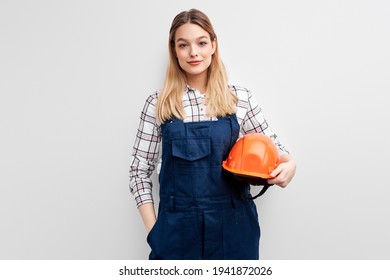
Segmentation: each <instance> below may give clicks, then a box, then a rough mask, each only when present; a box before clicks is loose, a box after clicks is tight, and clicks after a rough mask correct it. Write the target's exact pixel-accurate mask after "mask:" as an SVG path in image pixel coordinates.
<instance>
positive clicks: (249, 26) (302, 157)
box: [0, 0, 390, 259]
mask: <svg viewBox="0 0 390 280" xmlns="http://www.w3.org/2000/svg"><path fill="white" fill-rule="evenodd" d="M193 7H195V8H198V9H200V10H202V11H204V12H205V13H206V14H208V15H209V17H210V19H211V20H212V22H213V24H214V27H215V29H216V32H217V35H218V40H219V44H220V51H221V55H222V59H223V61H224V63H225V65H226V67H227V69H228V73H229V77H230V82H231V83H232V84H236V85H241V86H245V87H247V88H249V89H251V90H252V92H253V94H254V95H255V97H256V98H257V100H258V102H259V103H260V105H261V106H262V108H263V110H264V113H265V115H266V117H267V119H268V121H269V123H270V125H271V127H272V128H273V130H274V131H275V132H277V133H278V135H279V137H280V139H281V141H282V142H283V143H284V144H285V145H286V146H287V147H288V149H289V150H290V152H291V154H292V156H293V157H294V159H295V160H296V163H297V166H298V169H297V174H296V177H295V179H294V180H293V181H292V183H291V184H290V186H289V187H288V188H286V189H280V188H278V187H272V188H271V189H270V190H269V191H268V192H267V193H266V195H264V196H263V197H262V198H261V199H258V200H257V201H256V203H257V205H258V210H259V215H260V223H261V228H262V237H261V252H260V254H261V258H262V259H389V258H390V241H389V236H390V219H389V218H388V216H389V213H390V204H389V201H390V190H389V187H390V184H389V182H388V177H389V176H388V174H389V173H388V168H389V164H388V159H389V157H390V151H389V146H388V144H389V142H390V139H389V123H388V122H389V120H390V112H389V110H388V108H389V105H390V104H389V103H390V102H389V98H388V96H386V95H388V94H389V92H390V83H389V78H390V66H389V65H390V54H389V53H390V52H389V49H390V39H389V30H390V18H389V14H390V4H389V2H388V1H385V0H383V1H380V0H370V1H369V0H365V1H363V0H360V1H352V0H344V1H342V0H330V1H309V0H306V1H304V0H297V1H287V0H280V1H254V0H253V1H249V0H241V1H231V0H229V1H182V0H168V1H151V0H147V1H145V0H143V1H125V0H115V1H112V0H111V1H108V0H106V1H103V0H96V1H92V0H68V1H49V0H46V1H45V0H39V1H38V0H37V1H27V0H13V1H11V0H2V1H1V2H0V32H1V36H0V133H1V137H0V172H1V173H0V259H146V258H147V256H148V253H149V248H148V246H147V244H146V241H145V230H144V227H143V224H142V221H141V218H140V217H139V214H138V211H137V209H136V206H135V202H134V200H133V197H132V196H131V194H130V191H129V187H128V169H129V162H130V155H131V150H132V145H133V142H134V139H135V133H136V130H137V127H138V120H139V115H140V111H141V110H142V107H143V104H144V101H145V99H146V97H147V96H148V95H149V94H150V93H152V92H154V91H155V90H157V89H159V88H160V87H161V85H162V81H163V78H164V74H165V68H166V62H167V39H168V30H169V26H170V24H171V21H172V19H173V17H174V16H175V15H176V14H177V13H179V12H181V11H183V10H188V9H190V8H193ZM154 178H155V177H154ZM154 190H155V192H156V193H157V191H158V187H157V186H156V188H155V189H154Z"/></svg>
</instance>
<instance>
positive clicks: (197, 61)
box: [187, 60, 202, 66]
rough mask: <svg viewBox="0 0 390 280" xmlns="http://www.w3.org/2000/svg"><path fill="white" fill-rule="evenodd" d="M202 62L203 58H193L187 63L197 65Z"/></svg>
mask: <svg viewBox="0 0 390 280" xmlns="http://www.w3.org/2000/svg"><path fill="white" fill-rule="evenodd" d="M201 62H202V60H192V61H188V62H187V63H188V64H189V65H192V66H196V65H199V64H200V63H201Z"/></svg>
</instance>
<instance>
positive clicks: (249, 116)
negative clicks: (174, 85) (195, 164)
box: [130, 86, 288, 207]
mask: <svg viewBox="0 0 390 280" xmlns="http://www.w3.org/2000/svg"><path fill="white" fill-rule="evenodd" d="M230 88H231V90H232V91H233V93H235V94H236V95H237V97H238V103H237V110H236V116H237V120H238V123H239V125H240V137H241V136H242V135H244V134H247V133H250V132H261V133H264V134H265V135H267V136H269V137H270V138H271V139H273V141H274V143H275V145H276V147H277V149H278V151H279V153H280V154H284V153H288V151H287V150H286V149H285V147H284V146H283V145H282V144H281V143H280V142H279V141H278V139H277V136H276V134H275V133H273V132H272V130H271V128H270V127H269V126H268V123H267V121H266V120H265V118H264V116H263V114H262V111H261V108H260V107H259V106H258V105H257V102H256V100H255V99H254V98H253V96H252V94H251V92H250V91H249V90H247V89H246V88H242V87H237V86H230ZM157 97H158V93H157V92H156V93H154V94H152V95H150V96H149V97H148V98H147V100H146V103H145V106H144V108H143V110H142V113H141V120H140V124H139V128H138V132H137V135H136V139H135V143H134V148H133V154H132V158H131V164H130V190H131V193H132V194H133V195H134V197H135V201H136V204H137V207H139V206H140V205H142V204H144V203H149V202H153V196H152V180H151V178H150V177H151V175H152V173H153V171H154V169H155V167H156V166H157V171H158V172H159V168H160V162H161V157H160V154H161V153H160V142H161V128H160V126H159V125H158V124H157V122H156V117H155V110H156V103H157ZM183 106H184V110H185V114H186V117H185V119H184V122H198V121H206V120H217V118H210V117H207V116H206V114H205V112H206V106H205V98H204V95H203V94H201V93H200V92H199V91H198V90H196V89H193V88H190V87H189V86H187V88H186V90H185V92H184V94H183Z"/></svg>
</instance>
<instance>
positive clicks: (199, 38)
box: [176, 35, 209, 42]
mask: <svg viewBox="0 0 390 280" xmlns="http://www.w3.org/2000/svg"><path fill="white" fill-rule="evenodd" d="M201 39H209V37H208V36H206V35H203V36H200V37H198V38H196V40H201ZM179 41H185V42H188V40H187V39H184V38H177V39H176V42H179Z"/></svg>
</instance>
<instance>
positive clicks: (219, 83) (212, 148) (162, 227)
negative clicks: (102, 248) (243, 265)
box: [130, 9, 295, 259]
mask: <svg viewBox="0 0 390 280" xmlns="http://www.w3.org/2000/svg"><path fill="white" fill-rule="evenodd" d="M251 132H260V133H264V134H266V135H267V136H269V137H271V138H272V139H273V140H274V143H275V145H276V146H277V148H278V151H279V153H280V155H281V164H280V165H279V166H278V167H277V168H276V169H275V170H274V171H273V172H272V174H271V176H272V177H273V178H272V179H269V180H268V183H269V184H276V185H279V186H280V187H285V186H287V185H288V183H289V182H290V181H291V179H292V178H293V176H294V173H295V163H294V161H293V160H292V158H291V156H290V155H289V154H288V152H287V150H286V149H285V148H284V146H283V145H281V143H280V142H279V141H278V139H277V137H276V135H275V134H274V133H273V132H272V130H271V129H270V127H269V126H268V124H267V122H266V120H265V119H264V117H263V115H262V112H261V109H260V107H259V106H257V104H256V101H255V100H254V98H253V97H252V95H251V93H250V92H249V91H248V90H247V89H245V88H241V87H236V86H228V82H227V76H226V71H225V68H224V66H223V64H222V62H221V60H220V57H219V54H218V41H217V37H216V34H215V32H214V29H213V27H212V25H211V22H210V20H209V19H208V17H207V16H206V15H205V14H204V13H202V12H201V11H199V10H196V9H192V10H190V11H185V12H182V13H180V14H178V15H177V16H176V17H175V18H174V20H173V22H172V25H171V29H170V34H169V64H168V70H167V74H166V79H165V83H164V86H163V88H162V90H161V91H160V92H157V93H155V94H152V95H150V96H149V97H148V99H147V101H146V103H145V106H144V108H143V111H142V115H141V121H140V126H139V130H138V133H137V136H136V140H135V144H134V150H133V157H132V162H131V169H130V188H131V191H132V193H133V194H134V195H135V199H136V202H137V206H138V209H139V212H140V214H141V216H142V219H143V222H144V224H145V227H146V230H147V232H148V236H147V241H148V243H149V245H150V247H151V249H152V250H151V253H150V255H149V259H258V258H259V238H260V227H259V223H258V216H257V210H256V206H255V204H254V203H253V201H252V200H248V199H243V198H242V197H243V194H245V195H246V196H247V195H248V194H250V192H249V184H247V183H245V182H242V181H238V180H237V179H235V178H234V177H233V176H232V175H231V174H229V173H228V172H226V171H223V169H222V167H221V163H222V161H223V160H224V159H226V157H227V155H228V153H229V151H230V149H231V147H232V146H233V144H234V143H235V142H236V140H237V139H238V137H239V135H243V134H246V133H251ZM160 148H161V150H162V153H161V157H160V152H159V151H160ZM156 165H158V169H160V172H159V183H160V204H159V212H158V218H157V219H156V214H155V210H154V204H153V197H152V182H151V179H150V176H151V174H152V172H153V170H154V169H155V166H156Z"/></svg>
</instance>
